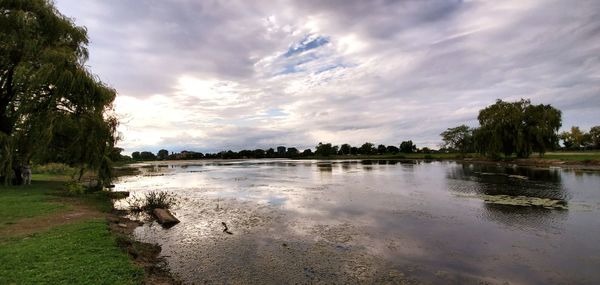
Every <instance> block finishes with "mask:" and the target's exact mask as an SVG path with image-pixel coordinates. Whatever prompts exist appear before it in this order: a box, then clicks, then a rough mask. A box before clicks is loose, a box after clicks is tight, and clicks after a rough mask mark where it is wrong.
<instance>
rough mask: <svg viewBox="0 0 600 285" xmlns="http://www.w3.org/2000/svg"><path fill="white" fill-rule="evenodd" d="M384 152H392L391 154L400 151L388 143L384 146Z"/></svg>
mask: <svg viewBox="0 0 600 285" xmlns="http://www.w3.org/2000/svg"><path fill="white" fill-rule="evenodd" d="M385 150H386V152H389V153H392V154H396V153H398V152H400V149H399V148H398V147H397V146H393V145H388V146H387V147H386V148H385Z"/></svg>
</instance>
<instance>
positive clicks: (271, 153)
mask: <svg viewBox="0 0 600 285" xmlns="http://www.w3.org/2000/svg"><path fill="white" fill-rule="evenodd" d="M265 155H266V157H268V158H273V157H275V150H274V149H273V148H269V149H267V152H266V153H265Z"/></svg>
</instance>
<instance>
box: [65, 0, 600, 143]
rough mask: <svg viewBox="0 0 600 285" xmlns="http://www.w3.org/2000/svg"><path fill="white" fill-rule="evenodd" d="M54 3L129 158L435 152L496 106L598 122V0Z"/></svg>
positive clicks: (583, 122)
mask: <svg viewBox="0 0 600 285" xmlns="http://www.w3.org/2000/svg"><path fill="white" fill-rule="evenodd" d="M57 5H58V8H59V10H60V11H62V12H63V13H64V14H65V15H67V16H70V17H74V18H75V19H76V23H78V24H80V25H85V26H87V27H88V30H89V34H90V37H91V40H92V43H91V45H90V52H91V57H90V62H89V65H90V66H91V68H92V70H93V72H95V73H97V74H98V75H99V76H100V77H101V78H102V79H103V80H105V81H106V82H108V83H109V84H111V85H113V87H115V88H116V89H117V90H118V91H119V98H118V99H117V109H118V110H119V111H120V112H122V113H123V114H125V115H126V116H127V117H128V120H127V122H126V123H124V124H123V127H122V131H123V132H124V136H125V140H124V141H123V142H122V143H121V145H122V146H123V147H125V148H126V149H127V150H128V151H133V150H136V149H142V148H148V149H157V148H161V147H166V148H170V149H172V150H181V149H183V148H190V149H197V150H201V151H206V150H208V151H216V150H221V149H228V148H231V149H241V148H255V147H263V148H264V147H268V146H275V145H278V144H286V145H288V146H292V145H295V146H299V147H301V148H304V147H311V146H314V144H315V143H317V142H319V141H330V142H333V143H338V144H339V143H345V142H349V143H352V144H359V143H362V142H364V141H367V140H368V141H373V142H375V143H385V144H398V143H399V142H400V141H401V140H406V139H412V140H413V141H415V142H416V143H417V144H418V145H427V146H435V145H437V144H438V143H439V133H440V132H442V131H443V130H444V129H446V128H448V127H452V126H455V125H458V124H462V123H468V124H471V125H476V123H477V122H476V116H477V111H478V110H479V109H481V108H483V107H485V106H486V105H489V104H491V103H493V102H494V101H495V99H498V98H500V99H506V100H515V99H519V98H531V99H532V101H533V102H534V103H545V104H552V105H554V106H556V107H558V108H559V109H561V110H563V122H564V123H563V125H564V126H565V127H570V126H571V125H579V126H581V127H583V128H589V127H591V126H593V125H599V124H600V113H599V112H597V110H598V109H599V107H600V94H599V93H600V92H599V91H600V88H598V86H599V85H598V83H599V81H600V56H599V55H600V20H598V19H600V2H598V1H584V0H580V1H559V0H548V1H536V0H533V1H516V0H515V1H451V0H449V1H438V0H435V1H434V0H432V1H410V0H406V1H384V0H382V1H278V2H273V1H264V2H262V1H261V2H247V1H228V2H218V1H191V0H178V1H169V2H167V1H143V2H142V1H133V0H128V1H122V0H119V1H117V0H108V1H99V0H98V1H86V2H85V5H82V4H81V2H78V1H74V0H57ZM303 40H304V42H303ZM286 55H287V56H286ZM273 110H276V112H275V111H273Z"/></svg>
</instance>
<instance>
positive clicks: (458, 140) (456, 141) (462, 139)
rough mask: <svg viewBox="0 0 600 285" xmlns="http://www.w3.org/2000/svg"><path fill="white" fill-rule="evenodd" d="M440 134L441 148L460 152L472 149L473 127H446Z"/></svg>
mask: <svg viewBox="0 0 600 285" xmlns="http://www.w3.org/2000/svg"><path fill="white" fill-rule="evenodd" d="M440 136H442V141H443V142H444V143H443V144H442V147H443V148H446V149H448V150H451V151H457V152H460V153H467V152H472V151H473V149H474V148H473V129H471V128H470V127H469V126H467V125H460V126H458V127H454V128H448V129H447V130H446V131H444V132H443V133H441V134H440Z"/></svg>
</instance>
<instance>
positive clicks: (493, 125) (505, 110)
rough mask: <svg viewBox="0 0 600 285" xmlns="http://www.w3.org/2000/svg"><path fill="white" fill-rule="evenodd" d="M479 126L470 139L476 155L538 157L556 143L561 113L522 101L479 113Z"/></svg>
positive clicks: (500, 103)
mask: <svg viewBox="0 0 600 285" xmlns="http://www.w3.org/2000/svg"><path fill="white" fill-rule="evenodd" d="M478 119H479V124H480V125H481V126H480V127H479V128H478V129H476V130H475V133H474V139H475V141H476V147H477V149H478V151H479V152H481V153H484V154H487V155H489V156H498V154H500V153H502V154H504V156H506V157H508V156H511V155H512V154H513V153H514V154H516V155H517V157H529V155H531V153H532V152H534V151H537V152H539V153H540V155H541V154H543V153H544V152H546V150H548V149H552V148H554V147H555V146H557V144H558V135H557V132H558V129H559V128H560V127H561V112H560V110H557V109H555V108H554V107H552V106H550V105H543V104H540V105H531V101H529V100H523V99H521V100H520V101H516V102H505V101H502V100H497V101H496V103H495V104H493V105H491V106H488V107H486V108H484V109H482V110H481V111H479V116H478Z"/></svg>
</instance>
